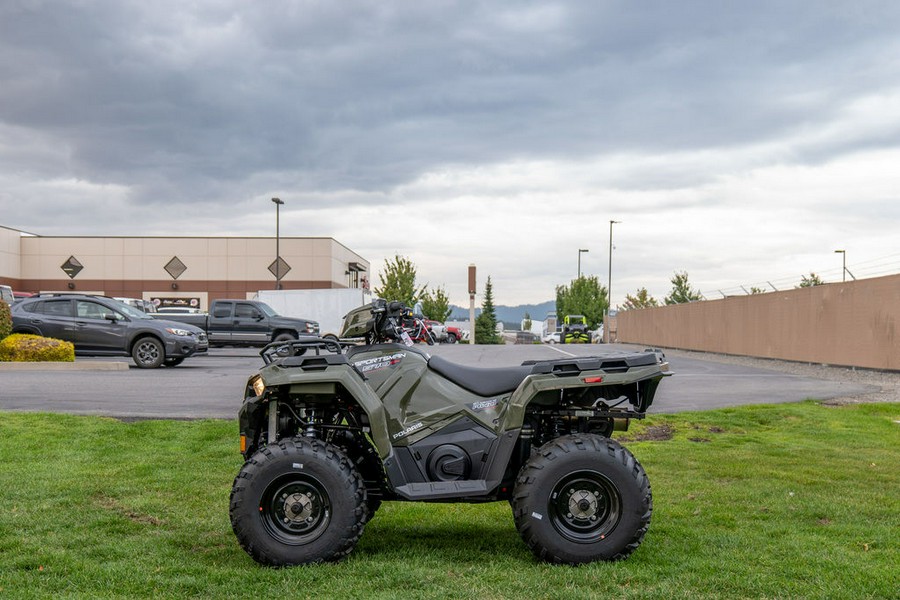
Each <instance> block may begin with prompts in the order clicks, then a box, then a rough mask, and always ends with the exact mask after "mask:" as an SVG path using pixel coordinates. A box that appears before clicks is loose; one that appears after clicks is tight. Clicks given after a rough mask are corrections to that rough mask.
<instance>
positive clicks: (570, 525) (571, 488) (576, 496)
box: [549, 471, 621, 543]
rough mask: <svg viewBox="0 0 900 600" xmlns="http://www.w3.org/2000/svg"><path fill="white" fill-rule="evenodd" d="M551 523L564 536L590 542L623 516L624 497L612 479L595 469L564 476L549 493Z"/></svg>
mask: <svg viewBox="0 0 900 600" xmlns="http://www.w3.org/2000/svg"><path fill="white" fill-rule="evenodd" d="M549 508H550V514H551V518H552V523H553V525H554V527H556V529H557V531H559V532H560V533H561V534H562V535H563V536H564V537H566V538H567V539H569V540H572V541H574V542H580V543H591V542H594V541H596V540H599V539H603V538H604V537H605V536H606V535H607V534H608V533H609V532H610V531H612V530H613V529H614V528H615V526H616V524H617V523H618V521H619V518H620V516H621V499H620V496H619V494H618V492H617V490H616V489H615V486H614V485H613V484H612V482H610V481H609V479H608V478H607V477H605V476H603V475H602V474H600V473H597V472H595V471H581V472H576V473H571V474H570V475H569V476H567V477H564V478H563V479H562V480H561V481H560V482H559V483H558V484H557V485H556V486H555V488H554V490H553V493H552V494H551V496H550V507H549Z"/></svg>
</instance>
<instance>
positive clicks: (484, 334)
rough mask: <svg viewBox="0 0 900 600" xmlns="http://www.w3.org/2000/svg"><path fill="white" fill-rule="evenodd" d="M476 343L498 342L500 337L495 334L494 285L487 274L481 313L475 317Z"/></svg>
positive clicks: (500, 341) (500, 340)
mask: <svg viewBox="0 0 900 600" xmlns="http://www.w3.org/2000/svg"><path fill="white" fill-rule="evenodd" d="M475 343H476V344H500V343H502V339H501V338H500V336H499V335H497V312H496V311H495V310H494V286H493V284H492V283H491V277H490V275H488V278H487V283H486V284H484V300H483V301H482V302H481V314H480V315H478V317H477V318H476V319H475Z"/></svg>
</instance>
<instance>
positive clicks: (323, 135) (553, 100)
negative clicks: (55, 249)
mask: <svg viewBox="0 0 900 600" xmlns="http://www.w3.org/2000/svg"><path fill="white" fill-rule="evenodd" d="M898 195H900V3H897V2H891V1H885V2H867V1H859V0H855V1H852V2H851V1H846V2H828V1H822V2H788V1H784V0H780V1H777V2H686V1H682V2H668V1H666V2H590V1H583V0H582V1H573V2H551V1H540V2H440V1H434V2H386V1H384V0H379V1H373V2H343V1H342V2H334V1H323V2H317V1H307V2H288V1H266V2H246V1H227V0H209V1H204V0H198V1H192V2H184V1H183V0H178V1H167V0H155V1H153V2H146V1H143V0H142V1H126V0H112V1H108V2H104V1H78V2H74V1H69V2H66V1H61V0H57V1H47V2H44V1H41V0H21V1H19V0H3V2H2V3H0V225H5V226H7V227H12V228H16V229H22V230H26V231H30V232H33V233H37V234H41V235H197V236H215V235H251V236H267V235H272V236H274V233H275V231H274V230H275V211H274V205H273V204H272V203H271V202H270V198H271V197H273V196H278V197H280V198H281V199H283V200H284V201H285V206H283V207H282V211H281V233H282V235H285V236H329V237H334V238H336V239H337V240H338V241H340V242H342V243H343V244H345V245H346V246H348V247H350V248H351V249H353V250H354V251H356V252H358V253H359V254H361V255H362V256H364V257H365V258H367V259H368V260H370V261H371V262H372V265H373V271H374V273H373V276H372V280H373V283H375V284H377V283H378V275H377V273H378V271H379V270H381V268H382V266H383V264H384V260H385V259H388V258H391V257H393V256H394V255H396V254H400V255H403V256H406V257H409V258H410V259H412V261H413V262H414V263H415V264H416V265H417V267H418V272H419V278H420V282H422V283H424V282H428V283H430V284H431V285H432V286H441V285H442V286H444V287H445V288H446V289H447V291H448V293H449V294H450V297H451V300H452V301H453V302H455V303H458V304H466V305H467V304H468V298H467V295H466V290H465V287H466V286H465V282H466V267H467V265H468V264H470V263H475V264H477V266H478V274H479V285H482V284H483V282H484V280H485V279H486V277H487V276H488V275H491V277H492V280H493V283H494V294H495V302H496V303H498V304H509V305H512V304H519V303H529V302H535V303H536V302H541V301H544V300H549V299H552V298H554V297H555V296H554V289H555V287H556V286H557V285H560V284H565V283H568V282H569V281H570V280H571V279H572V278H574V277H575V276H576V275H577V262H578V249H579V248H585V249H588V250H589V252H588V253H587V254H583V255H582V261H581V267H582V271H583V272H584V273H586V274H589V275H598V276H599V277H600V280H601V282H602V283H603V284H604V285H606V284H607V268H608V260H609V250H608V248H609V221H610V220H616V221H621V223H620V224H617V225H615V226H614V230H613V243H614V244H615V249H614V250H613V301H614V303H621V302H622V301H623V300H624V295H625V293H632V294H633V293H634V292H635V291H636V290H637V288H639V287H647V288H648V290H649V291H650V293H651V294H652V295H654V296H656V297H657V298H658V299H662V297H664V296H665V295H666V294H667V293H668V292H669V290H670V289H671V283H670V279H671V278H672V276H673V274H674V273H675V272H676V271H687V272H688V274H689V280H690V282H691V284H692V285H693V287H695V288H697V289H699V290H700V291H702V292H703V293H704V295H706V296H707V297H709V298H714V297H721V296H720V295H719V292H718V290H722V291H723V292H724V293H728V294H733V293H743V292H742V291H741V289H740V286H741V285H743V286H744V287H746V288H747V289H749V287H750V286H751V285H755V286H758V287H768V285H767V282H771V283H772V284H774V285H775V286H776V287H778V288H779V289H785V288H791V287H793V286H794V285H796V284H797V283H799V281H800V278H801V276H802V275H803V274H808V273H810V272H811V271H812V272H816V273H818V274H820V275H821V276H822V277H823V278H824V279H826V280H827V281H836V280H840V278H841V258H842V257H841V256H840V255H839V254H835V253H834V251H835V250H836V249H845V250H846V251H847V255H846V256H847V265H848V267H849V269H850V271H851V272H853V273H854V274H855V275H857V276H858V277H862V276H875V275H882V274H888V273H896V272H898V271H900V235H898V230H900V227H898V225H900V202H898ZM770 289H771V288H770ZM479 302H480V297H479Z"/></svg>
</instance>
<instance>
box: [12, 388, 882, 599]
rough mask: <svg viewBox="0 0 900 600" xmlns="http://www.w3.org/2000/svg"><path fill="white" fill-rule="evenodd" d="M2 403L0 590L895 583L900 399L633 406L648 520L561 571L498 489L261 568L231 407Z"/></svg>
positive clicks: (374, 592) (482, 592)
mask: <svg viewBox="0 0 900 600" xmlns="http://www.w3.org/2000/svg"><path fill="white" fill-rule="evenodd" d="M0 419H2V420H0V423H2V425H0V460H2V465H3V466H2V467H0V506H2V508H0V597H12V598H47V597H53V598H62V597H85V596H87V597H108V596H121V597H135V596H158V597H188V596H201V597H229V596H230V597H251V596H253V597H258V598H272V597H277V596H282V595H284V596H286V597H300V598H320V599H321V598H373V597H374V598H418V597H435V598H466V599H469V598H479V599H481V598H559V599H564V600H573V599H579V598H589V597H591V598H602V597H611V598H679V597H681V598H687V597H690V598H854V599H858V598H898V597H900V552H898V549H900V424H898V421H900V405H897V404H871V405H865V404H863V405H852V406H845V407H837V408H836V407H827V406H821V405H818V404H816V403H813V402H806V403H801V404H789V405H779V406H756V407H745V408H739V409H728V410H719V411H711V412H702V413H699V412H698V413H682V414H678V415H655V416H653V417H651V418H648V419H647V420H646V421H645V422H642V423H639V424H638V426H636V427H632V431H630V432H628V433H627V435H626V437H627V438H630V439H631V440H632V441H627V442H625V443H626V445H627V446H628V447H629V448H630V449H631V450H632V452H634V454H635V455H636V456H637V457H638V459H639V460H640V461H641V462H642V464H643V465H644V467H645V468H646V470H647V472H648V474H649V476H650V481H651V484H652V486H653V496H654V498H653V499H654V509H655V510H654V513H653V521H652V523H651V526H650V531H649V533H648V534H647V537H646V538H645V539H644V543H643V545H642V546H641V547H640V548H639V549H638V550H637V552H635V553H634V554H633V555H632V556H631V557H630V558H629V559H628V560H626V561H622V562H618V563H596V564H592V565H588V566H584V567H577V568H572V567H553V566H549V565H545V564H541V563H538V562H536V561H535V560H534V559H533V557H532V555H531V554H530V552H529V551H528V549H527V548H526V547H525V545H524V543H523V542H522V541H521V540H520V538H519V536H518V533H517V532H516V530H515V528H514V526H513V522H512V516H511V513H510V510H509V506H508V505H507V504H506V503H492V504H485V505H452V504H448V505H441V504H407V503H397V502H388V503H385V505H384V506H383V507H382V509H381V510H380V511H379V512H378V514H377V515H376V517H375V518H374V519H373V520H372V521H371V522H370V523H369V524H368V525H367V526H366V531H365V534H364V535H363V538H362V540H361V542H360V544H359V545H358V546H357V548H356V550H355V551H354V552H353V554H351V555H350V557H349V558H348V559H347V560H345V561H344V562H342V563H339V564H328V565H323V566H315V567H300V568H293V569H281V570H275V569H269V568H263V567H260V566H258V565H257V564H256V563H254V562H253V561H252V560H251V559H250V558H249V557H248V556H247V555H246V554H245V553H244V552H243V550H241V549H240V547H239V546H238V545H237V542H236V540H235V538H234V535H233V534H232V532H231V526H230V524H229V521H228V495H229V492H230V489H231V481H232V479H233V477H234V475H235V474H236V473H237V471H238V469H239V468H240V465H241V457H240V454H239V453H238V451H237V426H236V423H234V422H223V421H195V422H173V421H143V422H137V423H122V422H119V421H115V420H112V419H104V418H94V417H73V416H65V415H48V414H22V413H2V414H0ZM654 432H655V433H657V434H659V433H660V432H662V433H663V434H666V433H671V434H672V438H671V439H668V440H654V441H641V440H642V439H643V438H645V437H663V438H664V437H668V436H667V435H657V436H647V435H646V434H648V433H654Z"/></svg>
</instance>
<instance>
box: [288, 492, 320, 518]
mask: <svg viewBox="0 0 900 600" xmlns="http://www.w3.org/2000/svg"><path fill="white" fill-rule="evenodd" d="M282 500H283V501H284V504H283V507H284V508H283V510H284V518H285V522H294V523H299V522H302V521H306V520H307V519H308V518H310V517H311V515H312V513H313V501H312V498H310V496H308V495H306V494H299V493H298V494H290V495H288V494H283V496H282Z"/></svg>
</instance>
